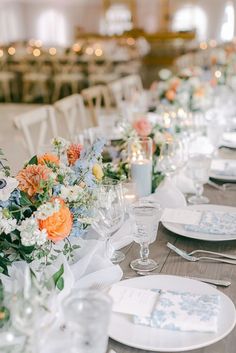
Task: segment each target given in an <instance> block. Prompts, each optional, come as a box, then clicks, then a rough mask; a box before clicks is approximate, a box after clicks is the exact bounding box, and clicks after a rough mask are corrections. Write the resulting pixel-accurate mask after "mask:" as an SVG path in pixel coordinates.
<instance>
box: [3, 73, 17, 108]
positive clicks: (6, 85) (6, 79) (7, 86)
mask: <svg viewBox="0 0 236 353" xmlns="http://www.w3.org/2000/svg"><path fill="white" fill-rule="evenodd" d="M14 80H15V74H14V73H13V72H10V71H1V72H0V94H2V96H3V97H4V99H5V101H6V102H10V101H11V83H13V82H14Z"/></svg>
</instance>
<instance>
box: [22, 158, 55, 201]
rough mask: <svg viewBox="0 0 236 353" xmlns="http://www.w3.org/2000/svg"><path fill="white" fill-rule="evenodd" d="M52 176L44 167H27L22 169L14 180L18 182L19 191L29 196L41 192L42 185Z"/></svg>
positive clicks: (49, 170)
mask: <svg viewBox="0 0 236 353" xmlns="http://www.w3.org/2000/svg"><path fill="white" fill-rule="evenodd" d="M51 175H52V171H51V169H49V168H48V167H47V166H46V165H41V164H39V165H36V164H33V165H27V167H26V168H24V169H22V170H21V171H20V172H19V173H18V175H17V176H16V179H17V180H18V181H19V189H20V190H21V191H24V192H26V193H27V194H28V195H29V196H33V195H35V194H37V193H41V192H43V183H44V182H47V181H49V179H50V176H51Z"/></svg>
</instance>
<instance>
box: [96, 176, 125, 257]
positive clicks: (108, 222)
mask: <svg viewBox="0 0 236 353" xmlns="http://www.w3.org/2000/svg"><path fill="white" fill-rule="evenodd" d="M124 216H125V204H124V197H123V191H122V184H121V183H119V182H118V181H116V180H106V181H105V182H104V183H103V184H102V185H100V186H99V187H98V189H97V195H96V201H95V207H94V219H93V223H92V227H93V228H94V229H95V230H96V231H97V232H98V233H99V234H100V235H101V236H102V237H104V238H105V240H106V254H107V256H108V257H109V258H110V260H111V261H112V262H113V263H119V262H121V261H123V260H124V258H125V255H124V254H123V253H122V252H121V251H117V250H116V251H113V248H112V246H111V244H110V240H111V237H112V235H113V234H114V233H115V232H116V231H117V230H118V229H119V228H120V227H121V225H122V224H123V222H124Z"/></svg>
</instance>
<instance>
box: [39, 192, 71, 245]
mask: <svg viewBox="0 0 236 353" xmlns="http://www.w3.org/2000/svg"><path fill="white" fill-rule="evenodd" d="M57 200H59V201H60V205H61V207H60V210H59V211H58V212H55V213H53V215H52V216H50V217H48V218H47V219H44V220H43V219H40V220H39V221H38V222H39V229H40V230H42V229H46V231H47V233H48V239H50V240H52V241H53V242H57V241H60V240H63V239H65V238H66V237H68V236H69V234H70V232H71V229H72V223H73V218H72V214H71V212H70V210H69V208H68V207H67V206H66V204H65V202H64V201H63V200H62V199H60V198H57Z"/></svg>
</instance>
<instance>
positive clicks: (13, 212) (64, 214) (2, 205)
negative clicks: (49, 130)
mask: <svg viewBox="0 0 236 353" xmlns="http://www.w3.org/2000/svg"><path fill="white" fill-rule="evenodd" d="M52 148H53V149H52V150H53V152H52V153H45V154H43V155H40V156H34V157H33V158H32V159H31V160H30V161H29V162H28V163H27V164H26V165H25V166H24V167H23V169H21V170H20V171H19V172H18V174H17V175H16V177H12V176H10V171H9V168H8V167H6V166H5V161H4V160H3V158H2V159H1V170H0V271H1V272H3V273H5V274H7V273H8V266H10V265H11V263H12V262H15V261H18V260H25V261H26V262H32V261H33V260H35V259H37V260H40V261H42V262H43V263H46V264H50V263H52V261H53V260H54V259H55V258H56V257H57V254H59V253H61V252H63V254H64V255H66V256H67V257H70V256H73V249H75V248H77V246H76V245H71V243H70V240H69V238H70V237H72V236H79V235H80V234H82V233H83V232H84V231H85V229H86V228H87V227H88V225H89V224H90V223H91V218H90V211H91V207H92V203H93V199H94V188H95V187H96V184H97V183H98V182H99V181H100V180H101V179H102V177H103V172H102V168H101V152H102V148H103V142H102V141H97V142H95V143H94V145H92V146H91V147H89V148H83V146H82V145H78V144H70V143H69V142H67V141H66V140H64V139H62V138H55V139H54V140H53V141H52ZM58 243H60V247H59V249H58V248H57V245H58Z"/></svg>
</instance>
